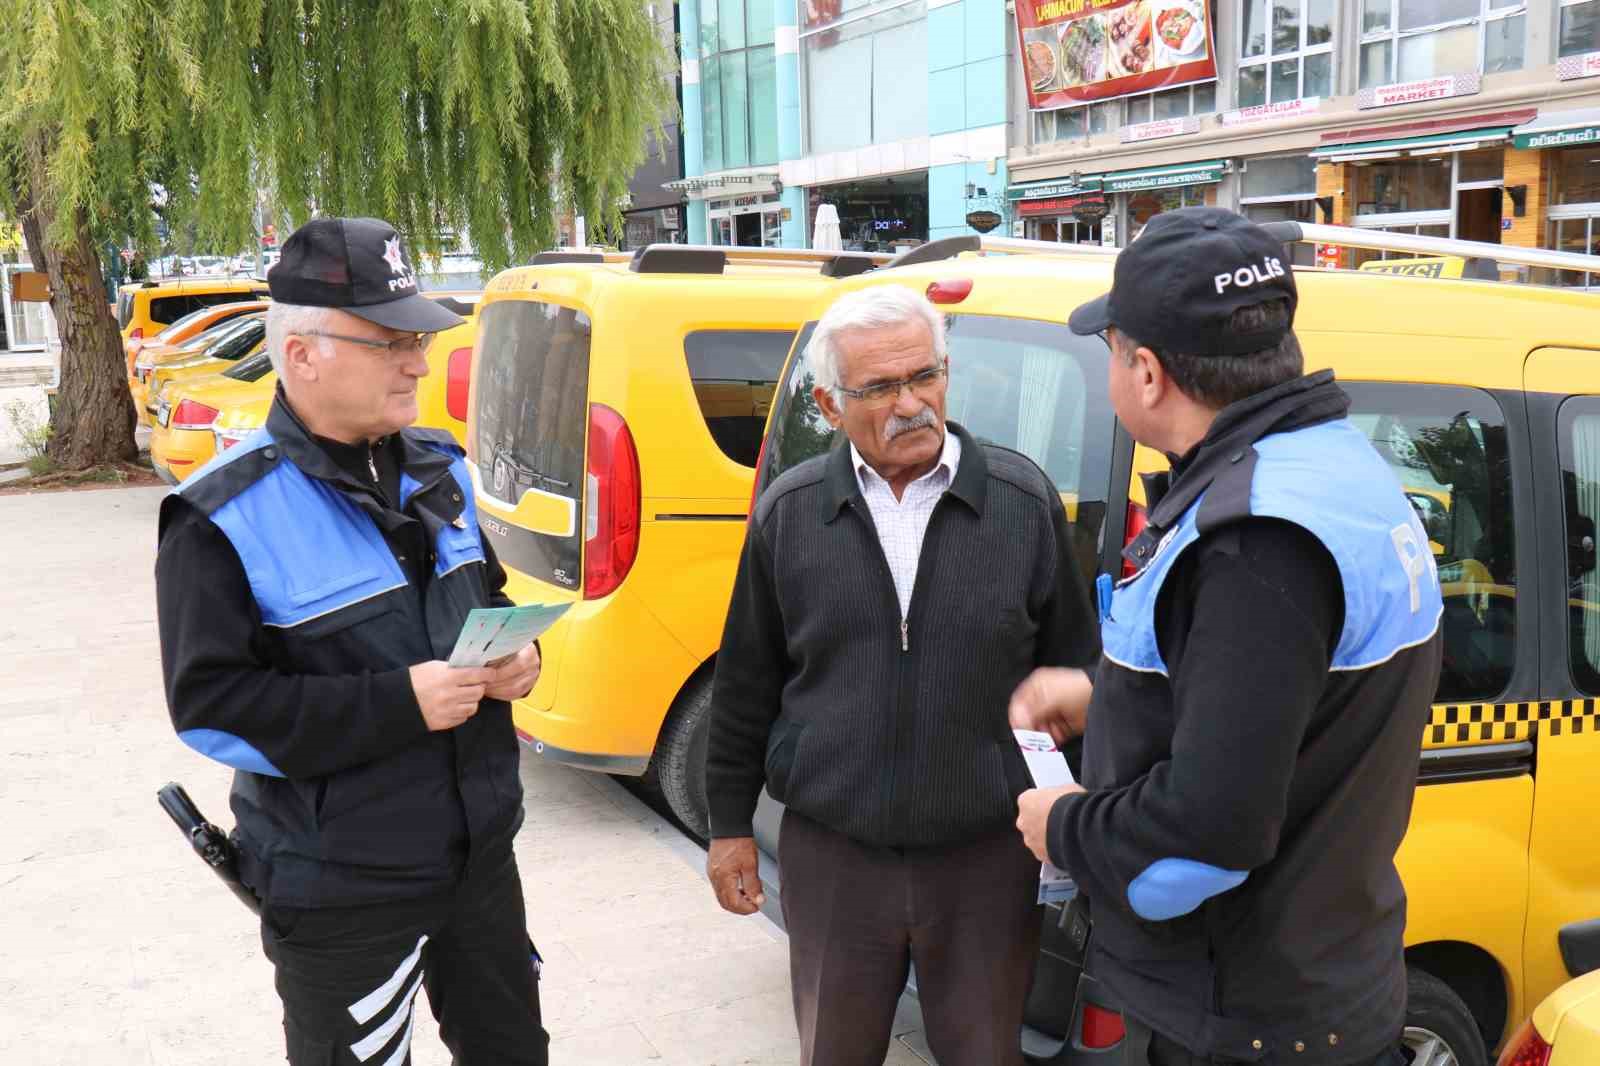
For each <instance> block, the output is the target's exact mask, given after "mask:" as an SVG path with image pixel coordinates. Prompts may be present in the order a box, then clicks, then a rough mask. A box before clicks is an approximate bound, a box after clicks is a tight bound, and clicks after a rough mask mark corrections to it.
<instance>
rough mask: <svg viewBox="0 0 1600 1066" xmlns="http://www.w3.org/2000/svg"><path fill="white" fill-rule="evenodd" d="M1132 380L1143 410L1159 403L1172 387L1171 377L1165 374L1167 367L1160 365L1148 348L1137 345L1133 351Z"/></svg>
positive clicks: (1154, 354)
mask: <svg viewBox="0 0 1600 1066" xmlns="http://www.w3.org/2000/svg"><path fill="white" fill-rule="evenodd" d="M1133 373H1134V381H1135V384H1136V387H1137V391H1138V394H1139V401H1140V403H1142V404H1143V405H1144V407H1145V410H1151V409H1153V408H1154V407H1156V406H1157V405H1158V404H1160V403H1161V401H1162V399H1164V398H1165V397H1166V394H1167V390H1168V389H1170V388H1172V379H1171V378H1170V377H1168V376H1167V368H1166V367H1164V366H1162V365H1161V360H1160V358H1158V357H1157V356H1156V353H1155V352H1153V351H1151V350H1150V349H1149V348H1145V347H1142V346H1141V347H1139V348H1137V349H1135V350H1134V353H1133Z"/></svg>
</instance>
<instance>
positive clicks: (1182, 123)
mask: <svg viewBox="0 0 1600 1066" xmlns="http://www.w3.org/2000/svg"><path fill="white" fill-rule="evenodd" d="M1199 132H1200V119H1199V118H1198V117H1197V116H1194V115H1191V116H1189V117H1188V118H1158V119H1156V120H1155V121H1154V122H1140V123H1137V124H1135V125H1132V126H1124V127H1122V142H1123V143H1124V144H1130V143H1132V142H1135V141H1159V140H1161V139H1162V138H1164V137H1182V136H1183V135H1184V134H1186V133H1199Z"/></svg>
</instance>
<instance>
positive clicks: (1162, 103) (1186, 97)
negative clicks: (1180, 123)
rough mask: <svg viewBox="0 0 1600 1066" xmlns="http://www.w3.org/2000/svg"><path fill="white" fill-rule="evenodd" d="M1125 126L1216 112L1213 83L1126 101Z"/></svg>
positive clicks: (1169, 90) (1151, 94) (1209, 82)
mask: <svg viewBox="0 0 1600 1066" xmlns="http://www.w3.org/2000/svg"><path fill="white" fill-rule="evenodd" d="M1126 100H1127V106H1128V115H1127V124H1128V125H1130V126H1137V125H1138V124H1139V123H1141V122H1152V121H1154V120H1156V119H1163V118H1188V117H1189V116H1190V115H1209V114H1211V113H1212V112H1214V111H1216V109H1217V83H1216V82H1214V81H1208V82H1205V83H1204V84H1202V85H1185V86H1183V87H1182V88H1179V89H1166V90H1163V91H1161V92H1155V93H1144V94H1143V95H1140V96H1129V97H1127V98H1126Z"/></svg>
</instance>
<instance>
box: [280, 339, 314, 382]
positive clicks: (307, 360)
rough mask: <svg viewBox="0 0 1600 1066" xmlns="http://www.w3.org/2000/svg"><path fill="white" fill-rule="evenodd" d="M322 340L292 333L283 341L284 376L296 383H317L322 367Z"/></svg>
mask: <svg viewBox="0 0 1600 1066" xmlns="http://www.w3.org/2000/svg"><path fill="white" fill-rule="evenodd" d="M320 344H321V339H320V338H318V337H305V336H302V335H300V334H298V333H291V334H289V335H288V336H287V337H285V338H284V339H283V370H282V376H283V377H286V378H292V379H293V380H295V381H316V380H317V378H318V376H319V373H320V370H321V367H320V365H319V364H320V363H321V361H322V359H321V357H322V350H321V348H320V347H319V345H320Z"/></svg>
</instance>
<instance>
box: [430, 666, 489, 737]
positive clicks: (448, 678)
mask: <svg viewBox="0 0 1600 1066" xmlns="http://www.w3.org/2000/svg"><path fill="white" fill-rule="evenodd" d="M493 676H494V671H493V670H488V669H480V668H475V667H454V666H451V665H450V664H449V663H446V662H441V661H439V660H438V659H435V660H434V661H433V662H431V663H418V664H417V665H415V666H413V667H412V668H411V690H412V691H413V692H415V693H416V694H417V706H418V707H420V708H422V720H423V721H424V722H426V723H428V730H429V732H435V733H436V732H438V731H439V730H441V729H454V728H455V727H456V726H458V725H460V724H461V723H462V722H465V721H466V720H467V719H468V718H471V717H472V716H473V715H475V714H477V713H478V701H479V700H481V699H483V694H484V691H485V686H486V685H487V684H488V682H489V680H490V679H491V678H492V677H493Z"/></svg>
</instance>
